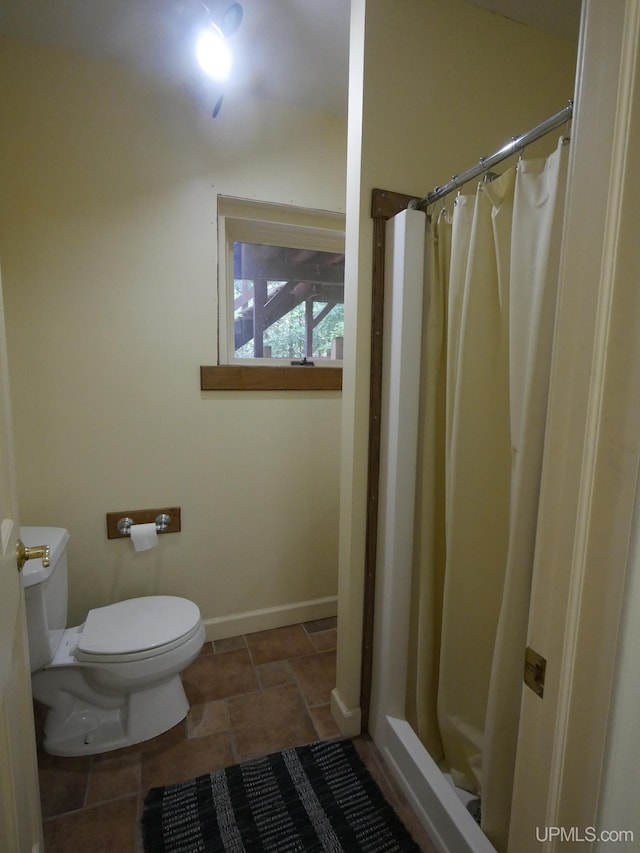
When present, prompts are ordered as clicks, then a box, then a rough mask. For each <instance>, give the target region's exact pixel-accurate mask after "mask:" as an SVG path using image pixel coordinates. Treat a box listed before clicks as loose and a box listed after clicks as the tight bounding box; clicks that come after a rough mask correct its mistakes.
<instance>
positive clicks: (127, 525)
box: [116, 512, 171, 536]
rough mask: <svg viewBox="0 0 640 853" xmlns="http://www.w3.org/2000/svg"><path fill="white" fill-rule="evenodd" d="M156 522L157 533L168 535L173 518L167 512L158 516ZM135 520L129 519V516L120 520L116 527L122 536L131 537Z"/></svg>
mask: <svg viewBox="0 0 640 853" xmlns="http://www.w3.org/2000/svg"><path fill="white" fill-rule="evenodd" d="M155 522H156V531H157V532H158V533H166V532H167V530H168V529H169V527H171V516H170V515H167V513H166V512H161V513H160V515H157V516H156V518H155ZM133 523H134V522H133V519H132V518H129V516H125V517H124V518H120V519H119V520H118V523H117V524H116V527H117V528H118V532H119V533H120V535H121V536H131V525H132V524H133Z"/></svg>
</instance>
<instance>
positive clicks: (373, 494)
mask: <svg viewBox="0 0 640 853" xmlns="http://www.w3.org/2000/svg"><path fill="white" fill-rule="evenodd" d="M415 198H416V196H411V195H403V194H402V193H397V192H390V191H388V190H379V189H374V190H373V191H372V194H371V217H372V219H373V272H372V280H371V362H370V370H371V373H370V380H369V383H370V384H369V388H370V392H369V456H368V470H367V523H366V545H365V573H364V603H363V623H362V665H361V680H360V685H361V686H360V712H361V720H362V731H363V732H367V731H368V729H369V711H370V705H371V670H372V664H373V622H374V609H375V591H376V559H377V545H378V497H379V476H380V418H381V407H382V350H383V334H382V333H383V328H384V289H385V280H384V268H385V244H386V224H387V220H388V219H391V218H392V217H394V216H395V215H396V214H398V213H400V212H401V211H402V210H406V208H407V207H408V206H409V202H410V201H412V200H413V199H415Z"/></svg>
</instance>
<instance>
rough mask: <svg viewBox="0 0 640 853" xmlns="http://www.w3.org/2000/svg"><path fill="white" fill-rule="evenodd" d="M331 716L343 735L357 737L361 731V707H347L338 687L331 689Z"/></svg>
mask: <svg viewBox="0 0 640 853" xmlns="http://www.w3.org/2000/svg"><path fill="white" fill-rule="evenodd" d="M331 716H332V717H333V721H334V722H335V724H336V726H337V727H338V728H339V729H340V734H341V735H342V737H357V736H358V735H359V734H360V733H361V731H362V714H361V712H360V707H359V706H358V707H356V708H347V706H346V705H345V704H344V702H343V701H342V699H341V697H340V694H339V693H338V689H337V688H334V689H333V690H332V691H331Z"/></svg>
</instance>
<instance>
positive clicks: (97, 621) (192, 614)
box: [75, 595, 201, 663]
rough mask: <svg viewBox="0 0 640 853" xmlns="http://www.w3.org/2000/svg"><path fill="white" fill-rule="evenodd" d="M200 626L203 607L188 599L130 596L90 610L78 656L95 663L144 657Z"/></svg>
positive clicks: (171, 645)
mask: <svg viewBox="0 0 640 853" xmlns="http://www.w3.org/2000/svg"><path fill="white" fill-rule="evenodd" d="M200 626H201V619H200V610H199V609H198V607H197V605H196V604H194V603H193V602H192V601H189V600H188V599H186V598H179V597H177V596H171V595H153V596H143V597H141V598H131V599H128V600H127V601H119V602H117V603H116V604H109V605H107V606H106V607H98V608H96V609H94V610H90V611H89V614H88V615H87V619H86V621H85V623H84V625H83V626H82V629H81V632H80V634H79V642H78V646H77V648H76V650H75V657H76V659H77V660H79V661H85V662H92V663H118V662H126V661H134V660H144V659H145V658H151V657H155V656H157V655H160V654H164V653H165V652H168V651H170V650H171V649H174V648H176V647H177V646H180V645H182V644H183V643H185V642H187V641H188V640H190V639H191V638H192V637H194V636H195V635H196V634H197V633H198V631H199V630H200Z"/></svg>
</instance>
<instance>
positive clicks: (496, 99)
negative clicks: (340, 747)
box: [333, 0, 576, 732]
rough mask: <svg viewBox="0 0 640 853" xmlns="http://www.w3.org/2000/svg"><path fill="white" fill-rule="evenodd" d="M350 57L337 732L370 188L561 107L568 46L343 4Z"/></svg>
mask: <svg viewBox="0 0 640 853" xmlns="http://www.w3.org/2000/svg"><path fill="white" fill-rule="evenodd" d="M399 9H401V10H402V14H399ZM351 57H352V67H351V91H350V113H349V141H348V159H347V237H346V240H347V268H346V270H345V277H346V278H347V281H348V283H349V285H350V286H349V288H348V289H347V290H346V294H347V296H346V298H347V299H348V303H347V304H346V308H345V314H346V317H347V323H350V325H349V328H348V333H347V337H346V341H345V353H347V349H346V347H347V342H348V359H347V362H346V367H345V376H344V400H343V427H342V448H343V466H342V471H341V480H342V492H341V514H340V525H341V528H340V529H341V536H340V576H339V590H340V594H339V611H338V637H339V648H338V685H337V689H336V691H335V692H334V696H333V700H334V715H335V716H336V718H337V719H339V720H341V727H342V729H343V730H344V731H345V732H352V731H353V730H355V729H357V727H358V725H359V723H358V720H359V707H358V706H359V688H360V636H361V613H362V589H363V577H364V571H363V568H364V541H365V518H366V514H365V506H366V479H367V460H366V453H367V429H368V393H367V377H368V369H369V368H368V365H369V348H370V341H369V325H370V309H371V306H370V287H371V284H370V282H371V258H372V225H371V219H370V204H371V202H370V200H371V190H372V189H373V188H374V187H378V188H382V189H388V190H393V191H397V192H403V193H407V194H410V195H413V194H415V195H418V196H423V195H426V194H427V192H429V191H430V190H431V189H432V188H433V187H434V186H435V185H437V184H443V183H444V182H445V181H446V180H448V179H449V177H450V176H451V175H453V174H456V173H459V172H461V171H462V170H464V169H466V168H467V167H469V166H471V165H473V164H474V163H475V162H476V161H477V160H478V159H479V157H480V156H482V155H488V154H491V153H493V152H494V151H495V150H497V149H498V148H499V147H501V145H502V144H503V143H504V142H505V141H507V140H509V139H510V138H511V136H512V135H514V134H519V133H523V132H524V131H526V130H528V129H529V128H531V127H533V126H534V125H536V124H538V123H539V122H541V121H542V120H544V119H545V118H547V117H548V116H549V115H551V114H553V113H555V112H557V111H558V110H560V109H562V108H563V107H564V106H566V103H567V101H568V100H569V99H570V98H571V97H572V96H573V89H574V76H575V66H576V47H575V46H574V45H571V44H568V43H567V42H565V41H563V40H561V39H558V38H555V37H552V36H548V35H546V34H543V33H541V32H539V31H536V30H533V29H530V28H527V27H525V26H523V25H520V24H516V23H514V22H511V21H508V20H506V19H504V18H501V17H499V16H497V15H493V14H490V13H488V12H485V11H483V10H479V9H477V8H475V7H473V6H471V5H469V4H467V3H465V2H463V0H403V2H402V3H398V0H352V27H351ZM549 145H551V147H553V146H554V145H555V138H554V139H553V140H552V141H551V142H550V143H549ZM538 150H540V146H538ZM534 153H535V152H534Z"/></svg>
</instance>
